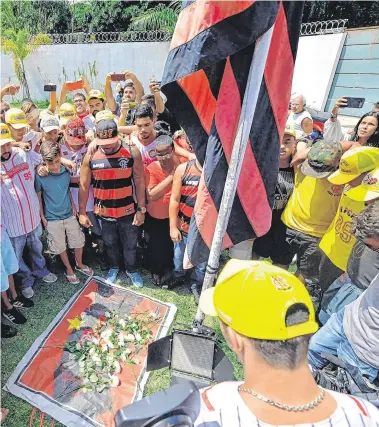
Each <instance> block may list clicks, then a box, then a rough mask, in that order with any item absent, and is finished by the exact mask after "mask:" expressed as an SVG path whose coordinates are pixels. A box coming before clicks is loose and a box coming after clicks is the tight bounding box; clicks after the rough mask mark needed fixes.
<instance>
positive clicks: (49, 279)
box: [42, 273, 58, 283]
mask: <svg viewBox="0 0 379 427" xmlns="http://www.w3.org/2000/svg"><path fill="white" fill-rule="evenodd" d="M42 280H43V281H44V282H45V283H54V282H56V281H57V280H58V277H57V276H56V275H55V274H53V273H49V274H47V275H46V276H45V277H42Z"/></svg>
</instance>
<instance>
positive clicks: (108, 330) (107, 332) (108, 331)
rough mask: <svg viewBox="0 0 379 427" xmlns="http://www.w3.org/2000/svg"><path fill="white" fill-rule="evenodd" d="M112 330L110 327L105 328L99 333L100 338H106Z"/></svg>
mask: <svg viewBox="0 0 379 427" xmlns="http://www.w3.org/2000/svg"><path fill="white" fill-rule="evenodd" d="M112 332H113V331H112V329H106V330H105V331H103V332H102V333H101V338H104V339H105V340H107V339H108V338H109V337H110V336H111V335H112Z"/></svg>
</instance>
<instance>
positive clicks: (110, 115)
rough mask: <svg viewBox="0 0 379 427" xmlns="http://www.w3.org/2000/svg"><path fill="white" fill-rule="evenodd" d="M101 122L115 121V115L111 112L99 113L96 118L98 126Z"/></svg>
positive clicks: (103, 111)
mask: <svg viewBox="0 0 379 427" xmlns="http://www.w3.org/2000/svg"><path fill="white" fill-rule="evenodd" d="M101 120H114V114H113V113H112V111H111V110H102V111H99V112H98V113H97V114H96V117H95V122H96V124H98V123H99V122H100V121H101Z"/></svg>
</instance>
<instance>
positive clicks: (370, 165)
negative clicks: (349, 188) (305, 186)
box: [328, 147, 379, 185]
mask: <svg viewBox="0 0 379 427" xmlns="http://www.w3.org/2000/svg"><path fill="white" fill-rule="evenodd" d="M378 166H379V148H375V147H358V148H353V149H352V150H349V151H347V152H346V153H344V154H343V155H342V157H341V161H340V165H339V169H338V170H337V171H336V172H334V173H333V174H332V175H330V176H329V177H328V180H329V181H330V182H331V183H332V184H335V185H342V184H347V183H348V182H350V181H352V180H353V179H355V178H358V176H359V175H361V174H362V173H364V172H368V171H370V170H373V169H375V168H376V167H378Z"/></svg>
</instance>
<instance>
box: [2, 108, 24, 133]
mask: <svg viewBox="0 0 379 427" xmlns="http://www.w3.org/2000/svg"><path fill="white" fill-rule="evenodd" d="M5 123H6V124H7V125H11V126H12V127H14V128H15V129H22V128H25V127H26V126H29V124H28V121H27V120H26V114H25V113H24V112H23V111H22V110H20V109H19V108H10V109H9V110H8V111H7V112H6V113H5Z"/></svg>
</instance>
